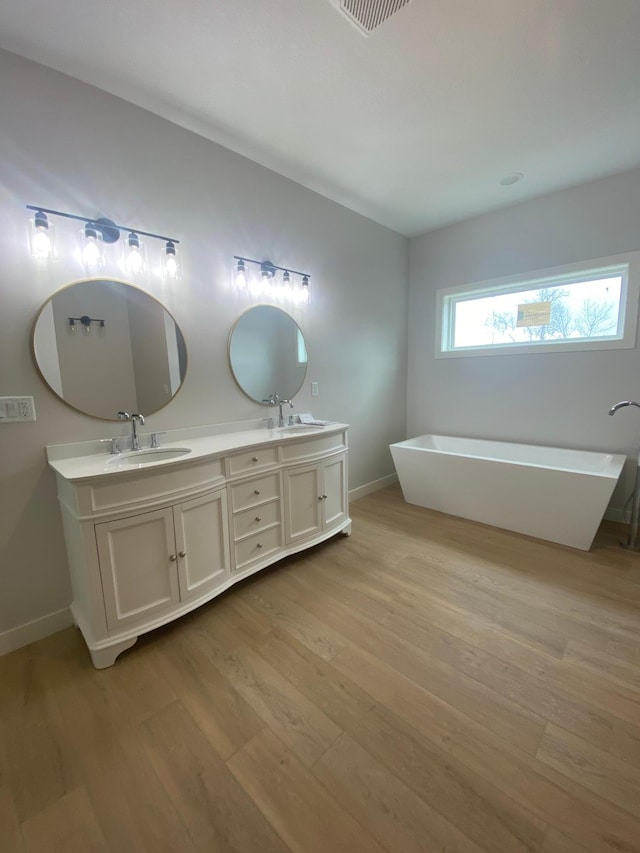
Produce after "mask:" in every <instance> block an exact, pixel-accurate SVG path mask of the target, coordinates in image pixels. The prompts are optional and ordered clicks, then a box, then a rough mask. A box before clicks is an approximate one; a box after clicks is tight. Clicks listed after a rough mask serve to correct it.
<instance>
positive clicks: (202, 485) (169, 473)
mask: <svg viewBox="0 0 640 853" xmlns="http://www.w3.org/2000/svg"><path fill="white" fill-rule="evenodd" d="M220 485H224V476H223V473H222V460H221V459H213V460H210V461H208V462H196V463H193V464H190V465H180V466H179V467H178V466H176V467H175V468H174V467H171V468H170V469H168V468H161V469H158V468H156V469H155V470H154V471H139V470H137V469H136V470H135V471H131V472H129V471H126V472H123V473H122V474H121V473H118V474H117V475H116V476H114V477H103V478H102V479H101V480H100V481H98V482H94V483H88V484H81V485H80V486H79V488H78V490H77V493H78V506H77V509H78V510H79V514H81V515H82V514H87V515H89V514H93V513H100V512H110V511H115V510H118V511H120V510H123V511H126V510H128V509H129V507H133V508H137V505H138V504H139V503H140V502H141V501H155V502H157V503H160V502H166V501H170V500H179V499H180V498H181V497H182V496H183V495H189V494H191V493H193V492H194V491H196V490H200V489H206V488H211V487H213V488H215V487H216V486H220Z"/></svg>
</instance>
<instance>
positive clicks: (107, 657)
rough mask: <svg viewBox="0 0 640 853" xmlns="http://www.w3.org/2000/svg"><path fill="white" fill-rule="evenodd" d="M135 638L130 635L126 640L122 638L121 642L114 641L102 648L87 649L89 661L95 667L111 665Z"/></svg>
mask: <svg viewBox="0 0 640 853" xmlns="http://www.w3.org/2000/svg"><path fill="white" fill-rule="evenodd" d="M137 640H138V638H137V637H130V638H129V639H128V640H123V641H122V642H121V643H115V644H114V645H113V646H107V647H106V648H104V649H89V654H90V655H91V662H92V663H93V665H94V666H95V668H96V669H106V668H107V667H109V666H113V665H114V663H115V662H116V658H117V657H118V655H119V654H122V652H124V651H126V650H127V649H130V648H131V646H133V645H134V644H135V643H136V642H137Z"/></svg>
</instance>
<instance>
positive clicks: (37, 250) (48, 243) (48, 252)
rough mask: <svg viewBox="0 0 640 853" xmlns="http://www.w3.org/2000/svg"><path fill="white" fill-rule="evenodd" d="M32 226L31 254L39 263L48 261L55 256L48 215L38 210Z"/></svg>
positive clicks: (31, 221) (31, 223)
mask: <svg viewBox="0 0 640 853" xmlns="http://www.w3.org/2000/svg"><path fill="white" fill-rule="evenodd" d="M30 225H31V229H30V238H31V254H32V255H33V257H34V258H36V259H37V260H39V261H44V260H47V258H50V257H51V256H52V255H53V241H52V238H51V232H50V230H49V220H48V219H47V215H46V213H43V212H42V211H41V210H38V211H37V212H36V214H35V216H34V217H33V219H32V220H30Z"/></svg>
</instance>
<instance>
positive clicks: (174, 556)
mask: <svg viewBox="0 0 640 853" xmlns="http://www.w3.org/2000/svg"><path fill="white" fill-rule="evenodd" d="M169 559H170V560H171V562H172V563H175V561H176V560H177V559H178V558H177V557H176V555H175V554H169Z"/></svg>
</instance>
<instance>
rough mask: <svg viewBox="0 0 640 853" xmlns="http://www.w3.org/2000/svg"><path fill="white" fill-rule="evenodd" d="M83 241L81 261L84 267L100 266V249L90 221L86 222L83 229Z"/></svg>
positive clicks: (96, 234) (95, 232) (96, 233)
mask: <svg viewBox="0 0 640 853" xmlns="http://www.w3.org/2000/svg"><path fill="white" fill-rule="evenodd" d="M84 236H85V243H84V248H83V249H82V263H83V264H84V265H85V267H97V266H100V263H101V261H102V251H101V248H100V244H99V242H98V232H97V231H96V229H95V227H92V226H91V223H87V225H86V226H85V229H84Z"/></svg>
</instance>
